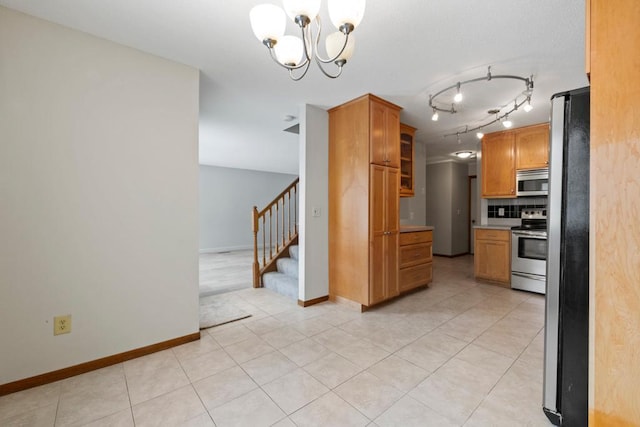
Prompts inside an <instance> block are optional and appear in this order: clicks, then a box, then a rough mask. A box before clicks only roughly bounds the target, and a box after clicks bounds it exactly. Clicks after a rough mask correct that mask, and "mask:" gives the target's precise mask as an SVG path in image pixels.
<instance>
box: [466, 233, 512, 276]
mask: <svg viewBox="0 0 640 427" xmlns="http://www.w3.org/2000/svg"><path fill="white" fill-rule="evenodd" d="M474 257H475V263H474V264H475V268H474V269H475V276H476V278H479V279H486V280H492V281H494V282H500V283H504V284H509V283H510V282H511V250H510V243H509V242H508V241H503V240H502V241H499V240H482V239H476V247H475V254H474Z"/></svg>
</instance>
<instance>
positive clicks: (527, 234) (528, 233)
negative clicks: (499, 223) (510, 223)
mask: <svg viewBox="0 0 640 427" xmlns="http://www.w3.org/2000/svg"><path fill="white" fill-rule="evenodd" d="M512 233H513V235H514V236H518V237H520V236H522V237H527V238H530V239H540V240H547V236H541V235H540V234H537V233H535V232H531V231H515V230H514V231H512Z"/></svg>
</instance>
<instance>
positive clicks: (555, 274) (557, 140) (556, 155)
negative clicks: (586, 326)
mask: <svg viewBox="0 0 640 427" xmlns="http://www.w3.org/2000/svg"><path fill="white" fill-rule="evenodd" d="M564 128H565V95H560V96H557V97H554V98H552V104H551V141H550V142H551V143H550V149H549V163H550V167H549V198H548V215H547V233H548V238H547V294H546V303H545V328H544V386H543V407H544V408H545V410H546V411H548V412H552V413H557V412H558V409H559V408H558V404H557V401H558V351H559V345H558V338H559V326H560V325H559V319H560V317H559V307H560V263H561V259H560V257H561V254H560V239H561V236H560V232H561V230H560V227H561V217H562V174H563V163H564V159H563V146H564Z"/></svg>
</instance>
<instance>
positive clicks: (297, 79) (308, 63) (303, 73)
mask: <svg viewBox="0 0 640 427" xmlns="http://www.w3.org/2000/svg"><path fill="white" fill-rule="evenodd" d="M306 64H307V66H306V67H305V69H304V71H303V72H302V74H300V75H299V76H298V77H295V76H294V75H293V70H289V77H291V80H293V81H294V82H297V81H299V80H302V78H303V77H304V76H305V75H306V74H307V71H309V66H311V61H306Z"/></svg>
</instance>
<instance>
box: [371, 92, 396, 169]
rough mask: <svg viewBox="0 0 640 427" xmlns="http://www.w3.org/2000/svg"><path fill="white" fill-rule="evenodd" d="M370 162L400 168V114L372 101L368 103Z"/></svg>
mask: <svg viewBox="0 0 640 427" xmlns="http://www.w3.org/2000/svg"><path fill="white" fill-rule="evenodd" d="M370 114H371V116H370V131H369V132H370V144H371V145H370V150H371V151H370V162H371V163H372V164H376V165H380V166H390V167H394V168H397V167H399V166H400V112H399V111H397V110H395V109H393V108H391V107H389V106H387V105H384V104H381V103H379V102H376V101H375V100H372V101H371V102H370Z"/></svg>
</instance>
